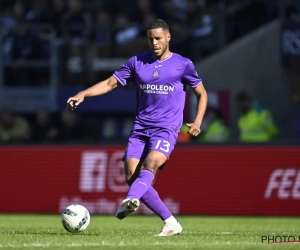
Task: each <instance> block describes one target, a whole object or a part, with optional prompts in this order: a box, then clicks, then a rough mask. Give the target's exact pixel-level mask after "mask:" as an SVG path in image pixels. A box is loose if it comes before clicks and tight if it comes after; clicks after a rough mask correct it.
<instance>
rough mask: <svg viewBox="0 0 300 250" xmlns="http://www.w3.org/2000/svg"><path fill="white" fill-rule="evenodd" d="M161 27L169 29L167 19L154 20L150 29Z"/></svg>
mask: <svg viewBox="0 0 300 250" xmlns="http://www.w3.org/2000/svg"><path fill="white" fill-rule="evenodd" d="M159 28H162V29H163V30H165V31H169V25H168V24H167V23H166V21H165V20H162V19H156V20H155V21H153V22H152V23H151V24H150V25H149V27H148V30H151V29H159Z"/></svg>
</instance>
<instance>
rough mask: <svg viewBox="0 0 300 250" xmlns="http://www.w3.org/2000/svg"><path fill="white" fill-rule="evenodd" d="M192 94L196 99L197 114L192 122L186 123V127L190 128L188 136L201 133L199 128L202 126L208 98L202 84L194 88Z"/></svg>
mask: <svg viewBox="0 0 300 250" xmlns="http://www.w3.org/2000/svg"><path fill="white" fill-rule="evenodd" d="M194 93H195V94H196V96H197V99H198V105H197V114H196V117H195V120H194V122H193V123H187V124H186V125H187V126H188V127H189V128H190V130H189V134H191V135H193V136H197V135H199V134H200V132H201V130H200V126H201V124H202V120H203V116H204V114H205V111H206V106H207V101H208V97H207V93H206V90H205V88H204V86H203V84H200V85H198V86H197V87H196V88H194Z"/></svg>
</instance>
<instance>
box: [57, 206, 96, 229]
mask: <svg viewBox="0 0 300 250" xmlns="http://www.w3.org/2000/svg"><path fill="white" fill-rule="evenodd" d="M61 223H62V225H63V227H64V228H65V229H66V230H67V231H68V232H70V233H80V232H82V231H84V230H85V229H86V228H87V227H88V225H89V224H90V213H89V211H88V210H87V209H86V208H85V207H84V206H81V205H75V204H74V205H70V206H68V207H67V208H66V209H65V210H64V212H63V213H62V215H61Z"/></svg>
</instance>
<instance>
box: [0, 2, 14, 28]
mask: <svg viewBox="0 0 300 250" xmlns="http://www.w3.org/2000/svg"><path fill="white" fill-rule="evenodd" d="M4 27H8V28H14V27H16V20H15V19H14V17H13V15H12V11H11V8H10V7H9V6H5V7H3V9H0V28H1V29H3V28H4Z"/></svg>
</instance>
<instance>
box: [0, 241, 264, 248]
mask: <svg viewBox="0 0 300 250" xmlns="http://www.w3.org/2000/svg"><path fill="white" fill-rule="evenodd" d="M259 244H261V243H258V242H253V243H252V242H247V243H246V242H230V241H227V242H211V243H210V242H205V243H204V242H203V243H202V242H197V243H176V242H159V241H156V242H152V243H150V242H148V243H146V244H145V243H144V244H143V245H144V246H145V245H146V246H158V245H159V246H187V248H188V246H191V245H199V246H200V245H201V247H203V246H214V245H217V246H228V245H231V246H234V245H248V246H249V245H251V246H254V245H259ZM136 245H140V244H139V243H127V244H125V243H123V242H120V243H117V244H116V243H109V242H105V241H102V242H101V243H100V242H99V243H87V244H80V243H72V244H50V243H30V244H28V243H24V244H6V245H2V244H0V248H17V247H18V248H22V247H24V248H28V247H31V248H34V247H45V248H47V247H100V246H107V247H110V246H112V247H124V246H136ZM262 245H264V244H262Z"/></svg>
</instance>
